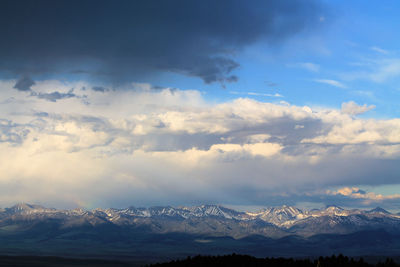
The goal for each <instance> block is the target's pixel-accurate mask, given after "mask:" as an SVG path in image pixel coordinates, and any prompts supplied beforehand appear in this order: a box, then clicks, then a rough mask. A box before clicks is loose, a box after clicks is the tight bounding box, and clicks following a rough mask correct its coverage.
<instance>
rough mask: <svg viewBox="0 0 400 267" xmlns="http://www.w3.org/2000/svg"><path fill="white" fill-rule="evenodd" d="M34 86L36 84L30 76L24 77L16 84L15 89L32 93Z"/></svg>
mask: <svg viewBox="0 0 400 267" xmlns="http://www.w3.org/2000/svg"><path fill="white" fill-rule="evenodd" d="M34 84H35V81H33V80H32V79H31V78H30V77H29V76H22V77H21V78H19V79H18V81H17V82H16V83H15V85H14V88H15V89H17V90H19V91H30V90H31V86H32V85H34Z"/></svg>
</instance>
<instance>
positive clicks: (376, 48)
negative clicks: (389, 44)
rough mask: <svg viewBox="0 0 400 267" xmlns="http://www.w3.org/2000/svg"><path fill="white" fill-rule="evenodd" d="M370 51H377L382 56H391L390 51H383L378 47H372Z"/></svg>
mask: <svg viewBox="0 0 400 267" xmlns="http://www.w3.org/2000/svg"><path fill="white" fill-rule="evenodd" d="M370 49H371V50H373V51H375V52H378V53H380V54H384V55H387V54H389V51H388V50H385V49H382V48H380V47H377V46H372V47H370Z"/></svg>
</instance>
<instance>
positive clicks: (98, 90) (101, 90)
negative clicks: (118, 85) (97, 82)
mask: <svg viewBox="0 0 400 267" xmlns="http://www.w3.org/2000/svg"><path fill="white" fill-rule="evenodd" d="M92 90H93V91H95V92H102V93H104V92H106V91H108V89H107V88H105V87H103V86H93V87H92Z"/></svg>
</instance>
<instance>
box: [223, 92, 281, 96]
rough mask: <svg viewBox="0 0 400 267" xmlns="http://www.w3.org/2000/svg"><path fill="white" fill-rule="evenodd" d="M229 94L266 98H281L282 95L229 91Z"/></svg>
mask: <svg viewBox="0 0 400 267" xmlns="http://www.w3.org/2000/svg"><path fill="white" fill-rule="evenodd" d="M229 93H231V94H233V95H250V96H267V97H283V95H281V94H279V93H274V94H268V93H258V92H239V91H230V92H229Z"/></svg>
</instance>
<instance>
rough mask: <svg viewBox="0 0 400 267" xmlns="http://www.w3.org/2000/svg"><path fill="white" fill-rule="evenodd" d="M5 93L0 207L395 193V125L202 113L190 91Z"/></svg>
mask: <svg viewBox="0 0 400 267" xmlns="http://www.w3.org/2000/svg"><path fill="white" fill-rule="evenodd" d="M15 83H16V81H15V80H8V81H5V80H4V81H1V82H0V114H2V118H0V119H1V121H0V172H1V173H2V176H1V178H0V192H1V194H0V201H1V203H14V202H20V201H27V202H37V203H50V204H52V205H55V206H84V207H91V206H94V207H95V206H104V207H109V206H115V207H120V206H128V205H162V204H171V205H182V204H198V203H225V204H231V205H279V204H282V203H286V204H296V203H298V202H304V201H307V202H319V203H320V202H327V203H326V204H330V203H332V202H334V201H338V200H340V201H341V202H340V203H344V204H345V205H347V206H351V205H367V204H366V203H365V202H361V201H359V199H357V198H354V197H353V195H354V194H353V195H348V194H347V195H346V194H336V195H335V194H327V193H326V190H328V189H329V188H334V187H349V188H350V187H354V186H355V185H358V186H362V185H368V186H376V185H382V184H397V183H398V179H399V176H398V174H399V173H400V120H399V119H390V120H377V119H361V118H357V117H356V116H353V115H352V116H351V115H349V114H348V112H343V111H341V110H337V109H326V110H320V109H319V110H318V111H317V110H313V109H312V108H311V107H307V106H303V107H301V106H295V105H280V104H274V103H265V102H258V101H255V100H252V99H248V98H237V99H235V100H233V101H230V102H224V103H220V104H214V105H210V104H207V103H206V102H205V101H204V99H203V96H202V94H201V93H200V92H199V91H196V90H185V91H182V90H179V89H170V88H163V89H152V88H153V87H152V86H151V85H147V84H131V85H130V86H129V88H130V89H131V90H127V89H128V88H117V89H116V90H104V91H102V90H88V89H86V88H93V86H94V85H91V84H88V83H86V82H74V83H72V82H69V83H66V82H60V81H56V80H47V81H37V82H36V83H35V84H34V85H32V86H31V89H32V91H34V92H36V93H37V94H38V95H46V94H51V93H52V92H55V91H57V92H69V91H70V90H71V89H72V88H74V91H73V94H74V95H75V96H76V97H61V98H57V101H48V99H45V98H40V97H32V96H31V95H30V93H29V92H21V91H18V90H15V89H14V88H13V87H14V85H15ZM371 200H373V201H372V202H369V204H371V203H375V202H376V201H378V200H379V203H381V204H382V205H383V206H384V205H385V203H386V202H385V201H386V200H388V201H389V200H390V202H388V205H389V204H390V205H395V204H398V202H396V201H398V199H397V198H394V199H385V198H383V199H377V198H376V199H374V198H371ZM374 201H375V202H374ZM329 202H330V203H329ZM371 205H372V204H371Z"/></svg>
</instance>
